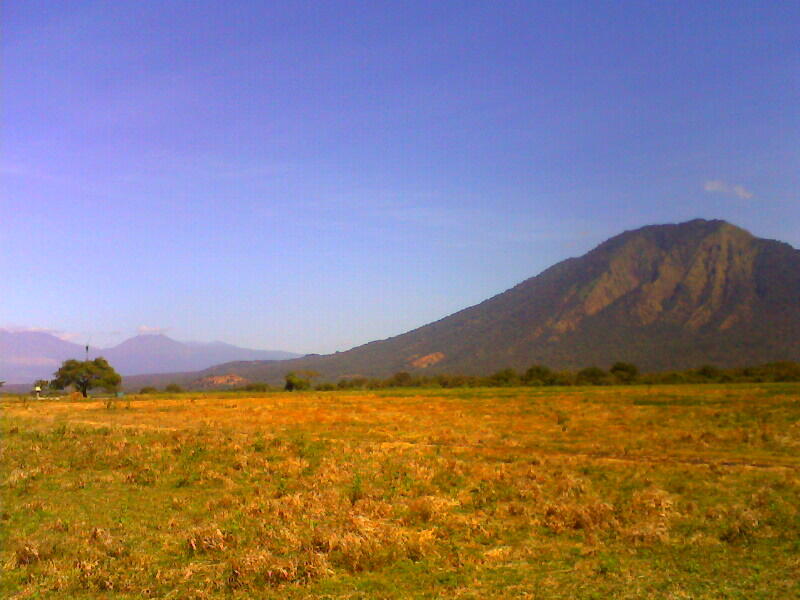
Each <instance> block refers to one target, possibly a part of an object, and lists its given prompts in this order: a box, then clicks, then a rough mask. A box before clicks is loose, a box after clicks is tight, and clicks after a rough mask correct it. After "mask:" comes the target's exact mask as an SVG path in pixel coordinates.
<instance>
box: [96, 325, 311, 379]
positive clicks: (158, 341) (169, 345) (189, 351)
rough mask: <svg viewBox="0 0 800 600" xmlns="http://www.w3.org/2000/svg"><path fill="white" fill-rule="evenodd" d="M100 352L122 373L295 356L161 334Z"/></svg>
mask: <svg viewBox="0 0 800 600" xmlns="http://www.w3.org/2000/svg"><path fill="white" fill-rule="evenodd" d="M102 354H103V356H104V357H105V358H107V359H108V362H109V363H111V364H112V365H114V367H115V368H116V369H117V371H119V372H120V373H121V374H123V375H132V374H137V373H167V372H171V371H197V370H199V369H204V368H206V367H208V366H210V365H214V364H219V363H221V362H229V361H238V360H264V361H275V360H285V359H287V358H295V357H297V356H298V355H297V354H293V353H291V352H282V351H279V350H251V349H249V348H239V347H237V346H231V345H230V344H224V343H222V342H212V343H209V344H203V343H198V342H178V341H175V340H173V339H171V338H169V337H167V336H165V335H162V334H150V335H137V336H136V337H133V338H131V339H129V340H126V341H124V342H122V343H121V344H119V345H118V346H114V347H113V348H109V349H107V350H103V351H102Z"/></svg>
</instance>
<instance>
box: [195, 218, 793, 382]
mask: <svg viewBox="0 0 800 600" xmlns="http://www.w3.org/2000/svg"><path fill="white" fill-rule="evenodd" d="M798 340H800V251H798V250H796V249H794V248H792V247H791V246H789V245H788V244H785V243H781V242H776V241H772V240H765V239H760V238H756V237H754V236H752V235H751V234H749V233H748V232H746V231H744V230H743V229H740V228H738V227H735V226H733V225H730V224H729V223H726V222H724V221H706V220H702V219H697V220H694V221H689V222H687V223H681V224H678V225H654V226H649V227H644V228H641V229H637V230H635V231H628V232H625V233H622V234H620V235H618V236H616V237H614V238H612V239H610V240H608V241H606V242H604V243H603V244H601V245H599V246H598V247H597V248H595V249H594V250H592V251H591V252H589V253H587V254H585V255H584V256H581V257H580V258H570V259H568V260H565V261H563V262H560V263H558V264H556V265H554V266H553V267H550V268H549V269H547V270H546V271H544V272H542V273H541V274H539V275H537V276H536V277H533V278H531V279H528V280H526V281H524V282H522V283H520V284H519V285H517V286H515V287H514V288H512V289H510V290H508V291H506V292H503V293H502V294H499V295H497V296H494V297H493V298H490V299H489V300H486V301H485V302H482V303H480V304H478V305H475V306H472V307H470V308H467V309H464V310H462V311H460V312H457V313H455V314H453V315H450V316H448V317H446V318H444V319H441V320H440V321H436V322H434V323H431V324H429V325H425V326H423V327H420V328H419V329H415V330H413V331H410V332H408V333H405V334H402V335H398V336H396V337H393V338H389V339H386V340H381V341H375V342H371V343H369V344H365V345H363V346H359V347H357V348H353V349H352V350H349V351H347V352H341V353H337V354H332V355H325V356H307V357H303V358H299V359H295V360H291V361H287V362H282V363H280V364H271V363H258V362H248V363H232V364H225V365H220V366H217V367H213V368H211V369H207V370H206V371H204V372H203V373H202V375H200V376H207V375H209V374H228V373H235V374H237V375H240V376H242V377H245V378H247V379H250V380H256V381H271V382H277V381H280V379H281V378H282V376H283V374H284V373H286V372H287V371H288V370H291V369H311V370H314V371H317V372H319V373H320V374H321V376H322V377H321V378H322V379H329V380H330V379H336V378H338V377H342V376H349V375H363V376H388V375H390V374H392V373H394V372H397V371H410V372H449V373H465V374H467V373H473V374H484V373H489V372H492V371H493V370H496V369H499V368H503V367H515V368H520V369H521V368H525V367H527V366H529V365H531V364H532V363H543V364H547V365H549V366H552V367H555V368H576V367H583V366H587V365H593V364H594V365H598V366H608V365H610V364H611V363H612V362H614V361H617V360H625V361H632V362H634V363H636V364H638V365H639V366H640V367H642V368H644V369H647V370H662V369H671V368H688V367H692V366H697V365H700V364H703V363H714V364H717V365H720V366H735V365H739V364H745V363H747V364H756V363H764V362H767V361H772V360H800V342H799V341H798ZM195 377H197V375H196V376H195ZM184 380H185V379H184Z"/></svg>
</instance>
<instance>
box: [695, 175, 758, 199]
mask: <svg viewBox="0 0 800 600" xmlns="http://www.w3.org/2000/svg"><path fill="white" fill-rule="evenodd" d="M703 189H704V190H705V191H707V192H709V193H711V194H724V195H725V196H736V197H737V198H739V199H741V200H750V199H751V198H752V197H753V192H751V191H750V190H748V189H747V188H745V187H744V186H743V185H739V184H736V185H731V184H730V183H727V182H725V181H722V180H721V179H709V180H707V181H706V182H705V183H704V184H703Z"/></svg>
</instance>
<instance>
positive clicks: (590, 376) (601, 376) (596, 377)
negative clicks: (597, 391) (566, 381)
mask: <svg viewBox="0 0 800 600" xmlns="http://www.w3.org/2000/svg"><path fill="white" fill-rule="evenodd" d="M607 377H608V374H607V373H606V372H605V371H603V369H601V368H600V367H586V368H585V369H581V370H580V371H578V375H577V377H576V378H575V382H576V383H577V384H578V385H603V384H604V383H607V381H608V379H607Z"/></svg>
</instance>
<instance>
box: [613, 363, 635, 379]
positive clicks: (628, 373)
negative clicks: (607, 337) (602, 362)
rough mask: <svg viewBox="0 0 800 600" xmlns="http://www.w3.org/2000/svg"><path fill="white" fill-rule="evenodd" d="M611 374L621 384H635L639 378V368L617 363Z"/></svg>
mask: <svg viewBox="0 0 800 600" xmlns="http://www.w3.org/2000/svg"><path fill="white" fill-rule="evenodd" d="M609 372H610V373H611V374H612V375H613V376H614V379H616V380H617V381H618V382H619V383H633V382H634V381H636V379H637V378H638V377H639V368H638V367H637V366H636V365H634V364H631V363H626V362H615V363H614V366H613V367H611V369H609Z"/></svg>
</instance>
